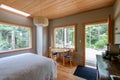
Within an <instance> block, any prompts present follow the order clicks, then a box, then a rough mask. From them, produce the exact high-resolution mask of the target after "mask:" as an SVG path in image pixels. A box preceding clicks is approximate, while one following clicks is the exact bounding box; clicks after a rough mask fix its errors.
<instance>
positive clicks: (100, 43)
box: [95, 40, 105, 49]
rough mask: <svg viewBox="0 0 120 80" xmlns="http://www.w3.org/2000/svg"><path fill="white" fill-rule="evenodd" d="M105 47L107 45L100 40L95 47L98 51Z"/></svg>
mask: <svg viewBox="0 0 120 80" xmlns="http://www.w3.org/2000/svg"><path fill="white" fill-rule="evenodd" d="M104 45H105V43H104V41H103V40H100V41H98V42H96V43H95V47H96V48H98V49H102V48H104Z"/></svg>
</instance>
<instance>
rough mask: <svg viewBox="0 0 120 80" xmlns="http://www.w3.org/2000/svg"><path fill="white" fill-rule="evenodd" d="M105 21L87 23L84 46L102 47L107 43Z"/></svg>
mask: <svg viewBox="0 0 120 80" xmlns="http://www.w3.org/2000/svg"><path fill="white" fill-rule="evenodd" d="M107 26H108V25H107V23H103V24H94V25H87V27H86V46H87V47H89V48H97V49H101V48H104V45H105V44H106V43H108V27H107Z"/></svg>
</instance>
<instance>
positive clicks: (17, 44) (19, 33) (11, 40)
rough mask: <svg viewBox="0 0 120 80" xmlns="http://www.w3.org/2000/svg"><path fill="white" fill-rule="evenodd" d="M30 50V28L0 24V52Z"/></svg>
mask: <svg viewBox="0 0 120 80" xmlns="http://www.w3.org/2000/svg"><path fill="white" fill-rule="evenodd" d="M25 48H31V28H28V27H22V26H15V25H10V24H0V52H6V51H12V50H21V49H25Z"/></svg>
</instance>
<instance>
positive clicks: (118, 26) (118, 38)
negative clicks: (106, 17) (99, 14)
mask: <svg viewBox="0 0 120 80" xmlns="http://www.w3.org/2000/svg"><path fill="white" fill-rule="evenodd" d="M114 27H115V33H114V34H115V43H117V44H120V0H116V3H115V5H114Z"/></svg>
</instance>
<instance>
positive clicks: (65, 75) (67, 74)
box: [57, 61, 85, 80]
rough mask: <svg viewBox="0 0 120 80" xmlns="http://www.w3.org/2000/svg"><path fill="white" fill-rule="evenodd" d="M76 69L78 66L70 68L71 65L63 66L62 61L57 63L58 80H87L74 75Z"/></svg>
mask: <svg viewBox="0 0 120 80" xmlns="http://www.w3.org/2000/svg"><path fill="white" fill-rule="evenodd" d="M76 67H77V65H73V66H72V67H70V65H69V64H66V65H65V66H63V65H62V63H61V62H60V61H59V62H58V61H57V80H85V79H82V78H80V77H77V76H75V75H73V73H74V71H75V69H76Z"/></svg>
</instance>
